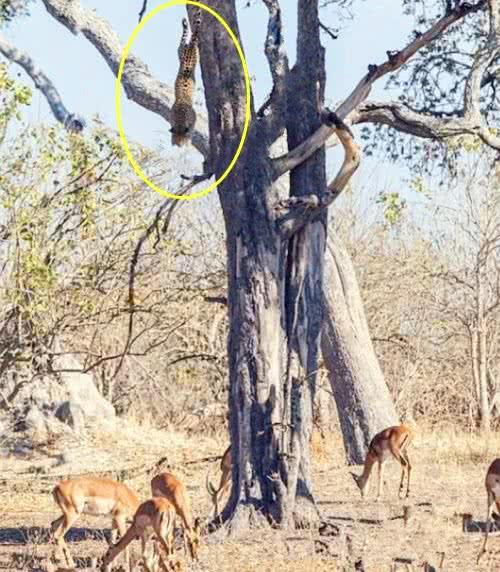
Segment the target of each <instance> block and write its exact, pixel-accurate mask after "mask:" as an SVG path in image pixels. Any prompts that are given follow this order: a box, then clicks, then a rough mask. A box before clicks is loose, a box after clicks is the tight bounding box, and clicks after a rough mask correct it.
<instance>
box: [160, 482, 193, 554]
mask: <svg viewBox="0 0 500 572" xmlns="http://www.w3.org/2000/svg"><path fill="white" fill-rule="evenodd" d="M151 494H152V495H153V497H164V498H166V499H167V500H168V501H169V502H170V503H171V504H172V506H173V507H174V509H175V512H176V513H177V514H178V515H179V518H180V519H181V521H182V527H183V531H184V545H185V546H187V547H188V548H189V553H190V555H191V558H192V559H193V560H197V559H198V549H199V546H200V519H198V518H196V519H195V520H194V522H193V517H192V515H191V507H190V506H189V499H188V496H187V492H186V487H185V485H184V483H183V482H181V481H180V480H179V479H178V478H177V477H175V476H174V475H173V474H172V473H160V474H159V475H156V477H153V479H152V480H151Z"/></svg>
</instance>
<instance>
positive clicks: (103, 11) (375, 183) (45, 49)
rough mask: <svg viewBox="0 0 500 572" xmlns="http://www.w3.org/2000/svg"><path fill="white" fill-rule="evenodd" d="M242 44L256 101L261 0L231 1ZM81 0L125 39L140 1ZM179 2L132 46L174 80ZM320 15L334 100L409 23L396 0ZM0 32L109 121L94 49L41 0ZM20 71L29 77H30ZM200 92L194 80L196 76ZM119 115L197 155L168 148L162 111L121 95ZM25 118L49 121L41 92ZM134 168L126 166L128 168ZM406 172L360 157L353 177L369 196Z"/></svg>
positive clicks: (264, 70)
mask: <svg viewBox="0 0 500 572" xmlns="http://www.w3.org/2000/svg"><path fill="white" fill-rule="evenodd" d="M237 1H238V7H239V22H240V31H241V36H242V46H243V49H244V52H245V56H246V59H247V62H248V67H249V70H250V76H251V78H252V89H253V91H254V95H255V98H256V104H257V105H258V104H259V103H260V102H262V101H263V100H264V99H265V97H266V95H267V94H268V92H269V89H270V75H269V71H268V67H267V62H266V60H265V58H264V54H263V44H264V38H265V31H266V26H267V10H266V9H265V7H264V5H263V3H262V2H261V1H260V0H253V1H252V2H250V7H245V6H246V4H247V1H246V0H237ZM81 3H82V4H83V5H84V6H86V7H88V8H92V9H95V10H96V12H97V13H98V14H99V15H100V16H102V17H104V18H106V19H107V20H108V21H109V22H110V23H111V25H112V26H113V28H114V29H115V31H116V32H117V33H118V35H119V37H120V39H121V41H122V43H123V44H125V42H126V40H127V38H128V37H129V35H130V34H131V33H132V31H133V30H134V28H135V26H136V25H137V17H138V12H139V10H140V7H141V5H142V0H100V1H98V0H81ZM163 3H164V2H163V1H162V0H149V2H148V11H149V10H152V9H153V8H155V7H156V6H159V5H161V4H163ZM281 6H282V8H283V20H284V34H285V42H286V47H287V51H288V54H289V59H290V62H291V63H292V64H293V61H294V57H295V33H296V13H295V12H296V2H295V1H294V0H281ZM184 14H185V12H184V8H183V7H181V6H179V7H177V6H176V7H172V8H168V9H165V10H163V11H161V12H160V13H159V14H158V15H157V16H156V17H155V18H153V19H152V20H151V21H150V22H148V24H147V25H146V26H145V28H144V29H143V31H142V32H141V34H139V36H138V38H137V41H136V43H135V44H134V46H133V53H134V54H135V55H137V56H139V57H140V58H141V59H142V60H143V61H144V62H145V63H146V64H147V66H148V68H149V69H150V71H151V72H152V73H153V74H154V75H155V77H157V78H158V79H160V80H162V81H164V82H166V83H169V84H171V85H172V84H173V82H174V78H175V74H176V71H177V66H178V60H177V46H178V42H179V38H180V33H181V19H182V17H183V15H184ZM321 18H322V20H323V22H324V23H325V24H327V25H330V26H332V27H338V26H339V25H340V33H339V37H338V39H336V40H332V39H330V38H329V37H328V36H327V35H323V45H324V46H325V47H326V50H327V98H328V99H329V100H330V101H331V103H334V102H340V101H341V100H342V99H343V98H344V97H346V96H347V95H348V94H349V93H350V91H351V90H352V89H353V87H354V86H355V84H356V83H357V82H358V81H359V79H360V78H361V77H362V76H363V75H364V74H365V73H366V71H367V66H368V64H371V63H375V64H378V63H381V62H382V61H384V60H385V59H386V51H387V50H394V49H398V48H401V47H402V46H404V45H405V43H406V42H407V39H408V37H409V33H410V31H411V29H412V25H413V20H412V17H411V16H406V15H403V13H402V2H401V1H400V0H377V1H376V2H369V1H366V0H354V8H353V13H352V17H349V15H348V14H347V13H344V18H342V19H341V20H339V17H338V14H337V13H336V12H334V10H333V9H332V8H331V7H328V8H324V9H323V10H322V14H321ZM3 33H4V34H5V35H6V36H7V37H8V38H9V40H10V41H11V42H12V43H14V44H15V45H16V46H17V47H18V48H19V49H22V50H24V51H26V52H28V53H29V54H31V55H32V57H33V58H34V60H35V63H36V64H37V65H39V66H40V67H41V68H42V69H43V70H44V71H45V73H46V74H47V75H48V76H49V77H50V78H51V80H52V81H53V82H54V84H55V85H56V87H57V89H58V90H59V92H60V94H61V96H62V98H63V101H64V103H65V105H66V107H67V108H68V109H69V110H70V111H73V112H76V113H79V114H81V115H83V116H84V117H85V118H87V119H88V120H90V119H91V118H92V117H94V116H95V115H96V114H97V115H98V116H99V118H100V119H101V121H103V122H104V123H106V124H107V125H109V126H110V127H112V128H116V120H115V110H114V79H115V78H114V76H113V74H112V73H111V71H110V70H109V68H108V67H107V65H106V63H105V62H104V60H103V59H102V57H101V56H100V54H99V53H98V52H97V51H96V50H95V48H94V47H93V46H92V45H91V44H90V43H89V42H88V41H87V40H86V39H85V38H84V37H83V36H81V35H80V36H74V35H72V34H71V33H70V32H69V31H68V30H67V29H66V28H65V27H64V26H62V25H61V24H60V23H59V22H57V21H56V20H54V19H53V18H52V17H51V16H50V15H49V14H48V13H47V12H46V10H45V7H44V6H43V3H42V2H41V0H35V1H34V2H33V3H32V4H31V15H30V17H29V18H24V19H21V20H18V21H16V22H14V23H13V24H11V26H10V27H9V28H7V29H6V30H4V31H3ZM21 77H23V78H24V79H26V82H27V83H28V84H30V83H31V82H30V80H29V78H27V76H24V74H23V73H22V72H21ZM198 89H199V90H200V94H199V97H201V95H202V94H201V89H202V88H201V81H199V82H198ZM371 97H373V98H377V99H390V98H391V94H390V93H388V92H386V91H385V90H384V84H383V82H382V83H379V84H376V85H375V86H374V89H373V91H372V94H371ZM122 101H123V117H124V128H125V131H126V133H127V137H129V138H130V139H131V140H134V141H136V142H139V143H142V144H144V145H148V146H151V147H154V148H161V149H165V148H168V149H169V153H173V154H174V156H175V154H177V155H179V156H182V158H183V159H185V158H186V157H185V156H186V154H187V155H188V158H189V157H190V156H193V158H195V160H199V158H198V157H197V156H196V155H195V153H196V152H195V151H192V150H188V151H186V150H178V149H173V150H172V149H171V148H170V136H169V133H168V125H167V124H166V123H165V122H164V120H163V119H162V118H160V117H159V116H156V115H154V114H153V113H151V112H149V111H146V110H144V109H142V108H141V107H139V106H138V105H136V104H134V103H133V102H129V101H127V99H126V98H125V97H124V98H122ZM27 115H28V119H29V120H30V121H32V122H34V123H35V122H39V121H44V122H49V123H50V122H53V121H54V120H53V118H52V115H51V113H50V110H49V107H48V105H47V103H46V101H45V99H44V97H43V96H42V95H41V94H40V93H39V92H38V91H36V90H35V94H34V98H33V103H32V105H31V108H30V109H29V111H28V113H27ZM335 153H337V151H329V168H330V170H333V169H334V168H335V167H336V165H337V164H338V161H339V160H340V156H335ZM131 173H133V171H131ZM407 179H408V173H407V171H406V170H405V168H404V167H402V166H400V165H394V164H391V163H389V162H387V161H384V160H380V159H364V160H363V163H362V167H361V169H360V173H359V175H358V182H359V184H360V186H361V187H363V188H365V187H366V188H367V189H366V190H365V191H364V192H366V193H367V194H368V195H369V196H371V197H373V196H374V195H376V194H377V193H378V192H379V191H380V190H386V191H404V188H405V187H407V183H406V181H407Z"/></svg>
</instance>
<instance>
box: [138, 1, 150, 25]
mask: <svg viewBox="0 0 500 572" xmlns="http://www.w3.org/2000/svg"><path fill="white" fill-rule="evenodd" d="M147 9H148V0H142V8H141V11H140V12H139V22H140V21H141V20H142V18H143V17H144V14H145V13H146V10H147Z"/></svg>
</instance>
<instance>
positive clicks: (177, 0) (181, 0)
mask: <svg viewBox="0 0 500 572" xmlns="http://www.w3.org/2000/svg"><path fill="white" fill-rule="evenodd" d="M188 4H190V5H191V6H197V7H198V8H201V9H202V10H205V11H206V12H208V13H209V14H211V15H212V16H213V17H214V18H215V19H216V20H217V21H218V22H219V23H220V24H222V26H223V27H224V29H225V30H226V32H227V33H228V34H229V37H230V38H231V40H232V42H233V44H234V46H235V48H236V51H237V52H238V56H239V58H240V61H241V66H242V69H243V75H244V77H245V95H246V102H245V121H244V124H243V133H242V134H241V139H240V143H239V145H238V148H237V149H236V153H235V154H234V156H233V158H232V159H231V162H230V163H229V166H228V167H227V169H226V170H225V171H224V173H222V175H221V176H220V177H219V178H218V179H217V180H216V181H215V182H214V183H212V184H211V185H210V186H209V187H207V188H206V189H203V190H202V191H199V192H197V193H193V194H192V195H186V196H183V195H175V194H174V193H169V192H168V191H166V190H165V189H162V188H161V187H158V186H157V185H155V184H154V183H153V182H152V181H150V180H149V179H148V178H147V177H146V175H145V174H144V173H143V171H142V169H141V167H140V166H139V165H138V164H137V163H136V161H135V159H134V157H133V156H132V152H131V151H130V147H129V145H128V141H127V137H126V136H125V132H124V130H123V124H122V114H121V83H122V75H123V69H124V67H125V61H126V59H127V57H128V54H129V52H130V49H131V47H132V44H133V43H134V41H135V39H136V37H137V35H138V34H139V32H140V31H141V30H142V28H143V27H144V26H145V25H146V24H147V22H149V20H151V18H153V16H156V14H158V12H161V11H162V10H164V9H165V8H170V7H172V6H179V5H188ZM115 114H116V122H117V125H118V133H119V135H120V141H121V144H122V146H123V148H124V150H125V154H126V156H127V159H128V161H129V163H130V164H131V165H132V168H133V169H134V171H135V173H136V175H137V176H138V177H139V178H140V179H141V180H142V181H143V182H144V183H146V185H148V187H149V188H150V189H153V191H156V192H157V193H159V194H160V195H162V196H164V197H169V198H171V199H177V200H179V201H190V200H193V199H197V198H199V197H204V196H206V195H208V193H210V192H212V191H213V190H214V189H215V187H217V185H219V184H220V183H222V181H223V180H224V179H225V178H226V177H227V176H228V175H229V173H230V172H231V171H232V170H233V167H234V165H235V164H236V161H237V160H238V159H239V156H240V155H241V151H242V149H243V145H244V144H245V140H246V138H247V134H248V126H249V123H250V75H249V73H248V66H247V62H246V59H245V56H244V54H243V50H242V49H241V46H240V44H239V42H238V39H237V38H236V36H235V35H234V33H233V31H232V30H231V28H230V27H229V24H228V23H227V22H226V21H225V20H224V18H223V17H222V16H221V15H220V14H219V13H218V12H216V11H215V10H214V9H213V8H210V7H209V6H206V5H205V4H203V3H202V2H198V1H196V0H170V2H165V3H164V4H160V6H157V7H156V8H155V9H154V10H152V11H151V12H149V14H147V15H146V17H145V18H143V19H142V21H141V22H140V23H139V24H138V25H137V26H136V27H135V29H134V31H133V32H132V34H131V35H130V37H129V39H128V40H127V43H126V44H125V48H124V49H123V52H122V57H121V60H120V66H119V68H118V75H117V76H116V81H115Z"/></svg>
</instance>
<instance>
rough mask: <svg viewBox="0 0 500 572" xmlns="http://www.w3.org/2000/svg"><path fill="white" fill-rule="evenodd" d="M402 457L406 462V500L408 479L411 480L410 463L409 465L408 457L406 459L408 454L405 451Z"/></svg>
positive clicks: (408, 493) (408, 494)
mask: <svg viewBox="0 0 500 572" xmlns="http://www.w3.org/2000/svg"><path fill="white" fill-rule="evenodd" d="M403 457H404V460H405V462H406V478H407V481H406V498H408V497H409V496H410V479H411V463H410V457H408V453H407V451H406V450H405V451H403Z"/></svg>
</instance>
